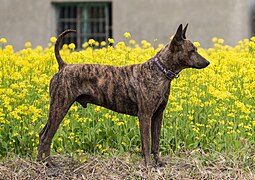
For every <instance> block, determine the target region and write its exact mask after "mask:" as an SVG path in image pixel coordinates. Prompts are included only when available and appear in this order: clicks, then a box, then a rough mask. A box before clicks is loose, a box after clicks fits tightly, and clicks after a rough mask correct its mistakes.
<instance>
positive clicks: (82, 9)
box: [54, 1, 112, 49]
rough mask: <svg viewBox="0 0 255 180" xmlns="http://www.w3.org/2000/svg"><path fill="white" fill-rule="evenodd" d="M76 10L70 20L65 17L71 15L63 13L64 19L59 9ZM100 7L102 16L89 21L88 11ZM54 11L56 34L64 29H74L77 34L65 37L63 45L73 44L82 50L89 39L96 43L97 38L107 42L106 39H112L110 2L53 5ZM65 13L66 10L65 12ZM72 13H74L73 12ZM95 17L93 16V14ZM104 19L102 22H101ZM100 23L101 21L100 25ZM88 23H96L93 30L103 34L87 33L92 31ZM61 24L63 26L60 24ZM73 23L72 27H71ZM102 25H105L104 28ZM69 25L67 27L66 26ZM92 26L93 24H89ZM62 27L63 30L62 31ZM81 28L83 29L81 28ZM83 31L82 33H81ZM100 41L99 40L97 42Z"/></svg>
mask: <svg viewBox="0 0 255 180" xmlns="http://www.w3.org/2000/svg"><path fill="white" fill-rule="evenodd" d="M68 7H70V9H72V8H74V7H75V8H76V12H75V13H76V14H75V15H74V16H73V15H71V16H70V18H69V17H66V16H68V13H69V15H70V14H71V12H64V17H63V18H62V17H61V8H66V9H67V8H68ZM97 7H101V8H102V9H103V11H104V13H103V14H104V16H103V17H101V18H92V19H89V17H88V16H89V13H88V11H89V10H90V8H91V9H92V8H97ZM54 9H55V12H56V26H57V28H56V31H57V34H60V33H61V32H62V31H64V30H65V29H75V30H76V31H77V32H76V34H73V33H72V34H70V35H69V37H66V39H65V40H64V43H75V45H76V48H77V49H81V48H82V44H83V43H84V42H87V41H88V40H89V39H94V40H96V41H98V39H99V37H101V39H102V40H104V41H107V39H108V37H112V2H110V1H109V2H108V1H106V2H77V3H70V2H69V3H68V2H67V3H65V2H63V3H54ZM62 11H64V10H62ZM65 11H67V10H65ZM73 13H74V12H73ZM93 15H95V14H93ZM103 19H104V20H103ZM100 21H102V22H101V23H100ZM89 22H94V23H95V24H97V23H96V22H98V25H94V26H93V28H95V27H97V26H100V27H98V29H100V30H99V31H101V30H102V29H104V30H105V31H104V32H89V29H93V28H92V27H91V26H92V25H89ZM61 23H63V24H61ZM72 23H73V25H71V24H72ZM103 23H105V25H104V27H101V26H103ZM68 24H69V25H68ZM91 24H93V23H91ZM62 26H64V28H63V29H62ZM82 26H83V27H82ZM83 31H84V32H83ZM99 41H100V40H99Z"/></svg>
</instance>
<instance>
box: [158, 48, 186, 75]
mask: <svg viewBox="0 0 255 180" xmlns="http://www.w3.org/2000/svg"><path fill="white" fill-rule="evenodd" d="M169 46H170V45H169V44H167V45H166V46H165V47H163V48H162V49H161V50H160V51H159V52H158V54H157V56H158V58H159V60H160V61H161V62H162V63H163V64H164V65H165V66H166V67H167V69H169V70H170V71H172V72H173V73H175V74H179V73H180V72H181V70H183V69H184V68H183V67H182V66H181V65H180V64H179V60H178V57H177V56H176V55H175V54H174V53H173V52H171V50H170V47H169Z"/></svg>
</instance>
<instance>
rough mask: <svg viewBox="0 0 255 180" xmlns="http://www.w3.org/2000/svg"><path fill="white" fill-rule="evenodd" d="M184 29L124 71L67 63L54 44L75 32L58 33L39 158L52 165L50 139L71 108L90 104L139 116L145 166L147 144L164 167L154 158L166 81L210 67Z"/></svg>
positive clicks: (166, 87)
mask: <svg viewBox="0 0 255 180" xmlns="http://www.w3.org/2000/svg"><path fill="white" fill-rule="evenodd" d="M186 30H187V25H186V26H185V28H184V29H182V24H181V25H180V26H179V27H178V29H177V32H176V34H175V36H174V38H173V40H172V41H171V42H170V43H168V44H167V45H165V46H164V47H163V48H162V49H161V50H160V51H159V52H158V54H157V55H156V56H155V57H153V58H151V59H149V60H148V61H146V62H145V63H142V64H135V65H129V66H123V67H114V66H108V65H99V64H66V63H65V62H64V61H63V60H62V58H61V57H60V54H59V44H60V42H61V40H62V39H63V37H64V36H65V35H66V34H67V33H70V32H75V31H74V30H66V31H64V32H63V33H62V34H60V36H59V37H58V39H57V42H56V44H55V55H56V59H57V62H58V65H59V72H58V73H56V74H55V75H54V76H53V77H52V79H51V82H50V110H49V116H48V121H47V124H46V125H45V127H44V128H43V129H42V130H41V132H40V142H39V148H38V159H39V160H42V159H45V160H46V161H47V163H48V165H49V166H52V165H53V163H52V161H51V158H50V145H51V142H52V138H53V136H54V135H55V133H56V131H57V129H58V127H59V124H60V123H61V121H62V120H63V118H64V117H65V115H66V113H67V111H68V110H69V108H70V107H71V105H72V104H73V103H74V102H75V101H77V102H78V103H80V104H81V105H82V106H83V107H84V108H86V107H87V104H88V103H92V104H96V105H99V106H103V107H106V108H108V109H111V110H113V111H116V112H119V113H124V114H129V115H132V116H138V119H139V123H140V135H141V142H142V152H143V155H144V160H145V166H146V167H147V165H148V163H149V160H150V143H151V152H152V154H153V155H154V159H155V162H156V164H157V165H159V166H164V165H165V163H164V162H162V161H161V159H160V157H159V138H160V129H161V124H162V116H163V112H164V109H165V107H166V105H167V101H168V97H169V93H170V84H171V81H172V79H173V78H175V77H176V76H177V75H178V74H179V73H180V71H181V70H183V69H185V68H196V69H201V68H205V67H206V66H208V65H209V62H208V61H207V60H206V59H205V58H203V57H202V56H201V55H199V54H198V52H197V48H196V47H195V46H194V45H193V44H192V42H191V41H189V40H187V39H186V35H185V33H186ZM151 138H152V141H151ZM43 155H44V156H43Z"/></svg>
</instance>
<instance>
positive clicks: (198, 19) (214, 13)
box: [0, 0, 254, 50]
mask: <svg viewBox="0 0 255 180" xmlns="http://www.w3.org/2000/svg"><path fill="white" fill-rule="evenodd" d="M72 1H73V2H79V1H80V2H84V1H97V0H0V37H5V38H7V41H8V44H12V45H13V46H14V48H15V50H19V49H21V48H23V46H24V43H25V42H26V41H30V42H32V45H33V47H35V46H37V45H43V46H46V45H47V43H48V42H49V38H50V37H51V36H56V15H55V9H54V6H53V4H52V3H53V2H72ZM102 1H107V0H100V2H102ZM109 1H110V2H112V13H113V37H114V38H115V40H116V41H120V40H123V33H124V32H126V31H128V32H130V33H131V34H132V36H133V38H134V39H135V40H137V41H138V42H139V41H140V40H142V39H146V40H148V41H153V39H155V38H157V39H158V42H160V43H166V42H168V41H169V37H170V36H171V35H173V34H174V33H175V31H176V28H177V26H178V25H179V24H180V23H183V24H186V23H189V29H188V32H187V36H188V38H189V39H191V40H193V41H199V42H200V43H201V45H202V47H206V48H208V47H210V46H212V43H211V39H212V38H213V37H221V38H224V39H225V42H226V43H227V44H230V45H234V44H236V43H237V42H238V41H239V40H241V39H244V38H249V37H250V36H251V27H252V20H251V16H252V9H253V6H254V0H224V1H223V0H206V1H205V0H109ZM107 2H108V1H107Z"/></svg>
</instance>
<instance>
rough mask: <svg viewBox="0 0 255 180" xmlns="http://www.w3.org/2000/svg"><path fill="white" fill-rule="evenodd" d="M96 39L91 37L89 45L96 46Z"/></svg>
mask: <svg viewBox="0 0 255 180" xmlns="http://www.w3.org/2000/svg"><path fill="white" fill-rule="evenodd" d="M95 42H96V41H95V40H94V39H90V40H89V41H88V43H89V46H94V45H95Z"/></svg>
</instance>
